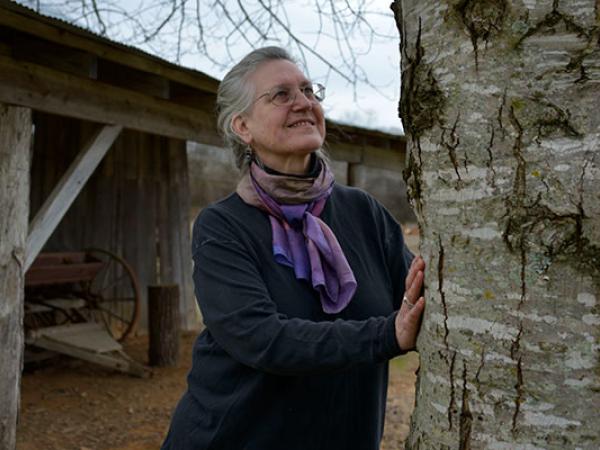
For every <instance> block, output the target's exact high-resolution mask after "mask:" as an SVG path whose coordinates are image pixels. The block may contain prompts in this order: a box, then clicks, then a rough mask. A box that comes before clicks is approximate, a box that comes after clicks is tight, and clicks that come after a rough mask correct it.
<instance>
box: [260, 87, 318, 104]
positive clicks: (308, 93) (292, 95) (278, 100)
mask: <svg viewBox="0 0 600 450" xmlns="http://www.w3.org/2000/svg"><path fill="white" fill-rule="evenodd" d="M298 91H300V92H302V95H304V97H306V99H307V100H308V101H310V102H318V103H320V102H322V101H323V100H324V99H325V86H323V85H322V84H320V83H309V84H306V85H304V86H300V88H298V89H296V88H295V87H291V86H276V87H274V88H273V89H271V90H270V91H268V92H265V93H264V94H262V95H259V96H258V97H257V98H256V100H254V102H253V104H254V103H256V102H257V101H259V100H260V99H261V98H263V97H267V99H268V101H269V103H273V104H274V105H275V106H290V105H291V104H293V103H294V101H296V97H297V96H298Z"/></svg>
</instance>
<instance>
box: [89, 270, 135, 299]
mask: <svg viewBox="0 0 600 450" xmlns="http://www.w3.org/2000/svg"><path fill="white" fill-rule="evenodd" d="M127 278H129V277H128V275H127V274H126V273H124V274H123V275H121V276H120V277H119V278H117V279H116V280H114V281H113V282H112V283H110V284H109V285H107V286H103V287H102V288H100V289H98V290H97V291H96V292H95V293H96V294H100V293H101V292H105V291H106V290H108V289H110V288H113V287H115V286H117V285H118V284H119V283H120V282H121V281H122V280H125V279H127Z"/></svg>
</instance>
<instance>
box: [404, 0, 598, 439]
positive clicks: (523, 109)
mask: <svg viewBox="0 0 600 450" xmlns="http://www.w3.org/2000/svg"><path fill="white" fill-rule="evenodd" d="M392 9H393V10H394V13H395V16H396V21H397V23H398V27H399V29H400V33H401V40H402V41H401V54H402V99H401V105H400V112H401V117H402V119H403V123H404V128H405V130H406V133H407V135H408V138H409V139H408V141H409V146H408V147H409V148H408V151H409V161H408V168H407V171H406V174H405V175H406V177H407V182H408V185H409V193H410V195H411V197H412V201H413V204H414V207H415V209H416V213H417V216H418V220H419V225H420V228H421V236H422V240H421V242H422V244H421V253H422V255H423V256H424V257H425V258H426V260H427V261H428V264H429V265H428V269H427V273H426V281H427V288H426V298H427V301H428V304H427V309H426V313H425V318H424V323H423V327H422V332H421V335H420V338H419V342H418V349H419V352H420V354H421V370H420V373H419V377H418V382H417V391H416V406H415V411H414V413H413V416H412V423H411V432H410V436H409V438H408V440H407V442H406V444H405V445H406V448H407V449H471V448H488V449H517V448H518V449H528V450H536V449H554V448H557V449H558V448H561V449H563V448H581V449H597V448H600V415H598V408H599V405H600V361H599V359H600V358H599V351H600V339H599V338H600V326H599V325H600V303H599V302H600V167H599V163H600V155H599V153H600V112H599V109H600V1H595V0H561V1H558V0H554V1H551V0H539V1H536V0H521V1H507V0H496V1H493V0H455V1H447V0H446V1H440V0H397V1H395V2H394V3H393V4H392Z"/></svg>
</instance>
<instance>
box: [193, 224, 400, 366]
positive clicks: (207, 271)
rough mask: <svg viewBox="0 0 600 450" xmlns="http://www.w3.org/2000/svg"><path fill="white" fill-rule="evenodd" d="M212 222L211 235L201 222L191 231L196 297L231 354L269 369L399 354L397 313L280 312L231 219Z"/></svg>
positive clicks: (348, 362)
mask: <svg viewBox="0 0 600 450" xmlns="http://www.w3.org/2000/svg"><path fill="white" fill-rule="evenodd" d="M211 220H214V218H211ZM197 225H198V224H197ZM211 225H212V226H211V229H212V230H214V231H211V232H210V233H204V232H203V227H202V226H196V227H195V229H194V249H193V254H194V285H195V290H196V298H197V299H198V302H199V305H200V308H201V310H202V314H203V317H204V322H205V324H206V326H207V328H208V330H209V332H210V333H211V335H212V336H213V338H214V339H215V341H216V342H217V343H218V344H219V345H220V346H221V347H223V349H224V350H225V351H226V352H227V353H228V354H229V355H230V356H231V357H232V358H234V359H235V360H237V361H238V362H240V363H242V364H245V365H248V366H251V367H253V368H256V369H259V370H263V371H265V372H270V373H275V374H281V375H286V374H287V375H300V374H313V373H314V374H316V373H324V372H329V371H336V370H341V369H344V368H347V367H351V366H353V365H356V364H361V363H371V364H372V363H378V362H383V361H387V360H388V359H390V358H392V357H394V356H396V355H398V354H400V353H401V350H400V348H399V347H398V344H397V342H396V338H395V328H394V319H395V315H396V314H395V313H393V314H391V315H389V316H388V317H372V318H369V319H367V320H362V321H353V320H342V319H337V320H334V321H323V322H313V321H310V320H304V319H299V318H291V317H287V316H286V315H284V314H281V313H280V312H278V311H277V308H276V305H275V302H273V300H272V299H271V298H270V294H269V292H268V289H267V287H266V286H265V283H264V281H263V279H262V276H261V273H260V271H259V269H258V267H259V266H258V264H259V262H258V261H256V260H255V259H254V256H253V255H252V252H251V251H249V249H248V248H247V247H246V246H245V245H244V244H243V243H241V241H240V239H239V238H236V236H235V235H234V233H229V234H230V236H227V234H228V233H227V226H226V224H224V223H223V224H219V223H216V224H214V223H213V224H211ZM290 288H291V289H293V287H290Z"/></svg>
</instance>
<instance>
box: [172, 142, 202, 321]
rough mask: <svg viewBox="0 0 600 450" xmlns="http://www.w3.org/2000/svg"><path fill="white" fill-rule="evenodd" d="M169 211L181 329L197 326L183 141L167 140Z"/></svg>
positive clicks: (185, 154)
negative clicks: (178, 291) (179, 292)
mask: <svg viewBox="0 0 600 450" xmlns="http://www.w3.org/2000/svg"><path fill="white" fill-rule="evenodd" d="M169 192H170V194H171V195H170V198H169V209H170V219H171V223H170V225H169V229H170V232H171V247H172V248H173V251H172V256H173V267H174V275H175V278H176V280H177V283H179V285H180V289H181V303H180V308H181V317H182V321H183V322H182V326H183V327H184V328H185V329H194V328H197V327H198V324H199V314H198V309H197V306H196V301H195V298H194V295H193V286H192V257H191V248H190V246H191V242H190V231H189V210H190V187H189V179H188V171H187V151H186V143H185V141H181V140H177V139H170V141H169Z"/></svg>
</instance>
